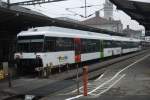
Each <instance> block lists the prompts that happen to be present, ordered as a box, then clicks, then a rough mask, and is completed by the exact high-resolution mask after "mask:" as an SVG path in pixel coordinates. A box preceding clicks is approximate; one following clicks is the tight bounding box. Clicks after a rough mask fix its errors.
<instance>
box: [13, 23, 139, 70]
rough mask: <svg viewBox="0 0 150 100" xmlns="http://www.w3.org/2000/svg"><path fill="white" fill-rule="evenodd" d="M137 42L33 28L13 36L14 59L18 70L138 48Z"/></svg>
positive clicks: (99, 57) (88, 58) (127, 51)
mask: <svg viewBox="0 0 150 100" xmlns="http://www.w3.org/2000/svg"><path fill="white" fill-rule="evenodd" d="M140 42H141V40H138V39H133V38H126V37H120V36H111V35H107V34H103V33H96V32H89V31H83V30H76V29H68V28H61V27H56V26H45V27H37V28H31V29H29V30H27V31H22V32H20V33H19V34H18V35H17V51H16V53H15V54H14V58H15V60H16V62H17V63H16V64H17V66H18V69H20V70H22V69H25V68H26V70H33V69H36V68H39V67H42V68H43V69H44V68H46V67H49V66H53V68H56V67H58V66H59V65H64V64H74V63H79V62H85V61H90V60H94V59H103V58H105V57H110V56H116V55H122V54H126V53H130V52H135V51H139V50H141V45H140ZM21 66H23V67H21ZM27 66H28V67H27Z"/></svg>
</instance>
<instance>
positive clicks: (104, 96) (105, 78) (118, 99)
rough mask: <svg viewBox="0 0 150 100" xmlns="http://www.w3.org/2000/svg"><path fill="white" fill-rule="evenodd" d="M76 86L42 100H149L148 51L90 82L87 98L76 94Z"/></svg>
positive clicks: (114, 66) (119, 64) (149, 63)
mask: <svg viewBox="0 0 150 100" xmlns="http://www.w3.org/2000/svg"><path fill="white" fill-rule="evenodd" d="M76 92H77V91H76V85H75V86H72V87H69V88H68V89H64V90H63V91H60V92H57V93H55V94H51V95H49V96H48V97H45V98H43V99H42V100H49V99H52V100H53V99H55V100H63V99H64V100H65V99H66V100H73V99H81V100H82V99H83V100H87V99H90V100H91V99H92V100H95V99H97V100H150V51H148V52H147V53H145V54H143V55H139V56H137V57H134V58H130V59H128V60H125V61H122V62H120V63H117V64H113V65H111V66H110V67H109V68H108V69H107V70H106V71H105V72H104V74H103V75H101V76H100V77H99V78H98V79H96V80H91V81H90V82H89V85H88V93H89V96H87V97H83V96H82V92H83V90H82V87H80V93H81V95H77V94H76Z"/></svg>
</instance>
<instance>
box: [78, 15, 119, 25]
mask: <svg viewBox="0 0 150 100" xmlns="http://www.w3.org/2000/svg"><path fill="white" fill-rule="evenodd" d="M80 24H85V25H104V24H121V21H120V20H112V19H111V18H110V19H109V20H107V19H105V18H102V17H100V16H99V12H96V16H95V17H93V18H90V19H87V20H84V21H81V22H80Z"/></svg>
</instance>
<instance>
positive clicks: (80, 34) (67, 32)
mask: <svg viewBox="0 0 150 100" xmlns="http://www.w3.org/2000/svg"><path fill="white" fill-rule="evenodd" d="M31 35H32V36H33V35H44V36H51V37H70V38H88V39H102V40H116V41H135V42H136V41H137V42H138V41H140V40H138V39H133V38H126V37H121V36H111V35H108V34H104V33H96V32H89V31H83V30H76V29H68V28H62V27H56V26H45V27H36V28H31V29H28V30H27V31H22V32H20V33H19V34H18V35H17V36H31Z"/></svg>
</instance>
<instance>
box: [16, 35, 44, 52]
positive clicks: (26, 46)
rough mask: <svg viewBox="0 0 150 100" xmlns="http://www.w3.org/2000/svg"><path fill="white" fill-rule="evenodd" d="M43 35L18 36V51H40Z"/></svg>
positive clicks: (41, 49)
mask: <svg viewBox="0 0 150 100" xmlns="http://www.w3.org/2000/svg"><path fill="white" fill-rule="evenodd" d="M43 45H44V37H39V36H19V37H18V40H17V51H18V52H42V51H43Z"/></svg>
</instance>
